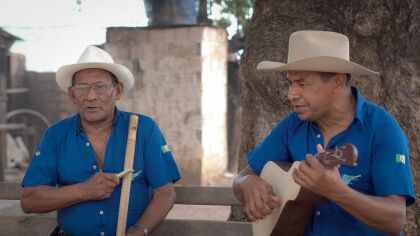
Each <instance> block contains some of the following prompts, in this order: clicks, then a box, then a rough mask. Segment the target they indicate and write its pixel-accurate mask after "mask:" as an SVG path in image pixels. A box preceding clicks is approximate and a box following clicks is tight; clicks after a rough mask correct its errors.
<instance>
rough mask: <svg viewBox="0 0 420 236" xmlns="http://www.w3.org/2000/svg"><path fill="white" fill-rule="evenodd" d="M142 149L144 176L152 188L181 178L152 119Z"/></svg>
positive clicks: (167, 147) (169, 151)
mask: <svg viewBox="0 0 420 236" xmlns="http://www.w3.org/2000/svg"><path fill="white" fill-rule="evenodd" d="M144 150H145V151H144V153H145V155H144V162H145V168H144V170H145V176H146V179H147V181H148V182H149V183H150V186H151V187H152V189H156V188H159V187H161V186H163V185H165V184H167V183H169V182H173V183H175V182H176V181H178V180H179V179H180V178H181V177H180V174H179V171H178V168H177V166H176V163H175V160H174V157H173V156H172V153H171V150H170V149H169V146H168V145H167V143H166V141H165V138H164V137H163V134H162V132H161V131H160V129H159V127H158V125H157V124H156V123H155V122H154V121H152V128H151V133H150V135H148V136H146V137H145V148H144Z"/></svg>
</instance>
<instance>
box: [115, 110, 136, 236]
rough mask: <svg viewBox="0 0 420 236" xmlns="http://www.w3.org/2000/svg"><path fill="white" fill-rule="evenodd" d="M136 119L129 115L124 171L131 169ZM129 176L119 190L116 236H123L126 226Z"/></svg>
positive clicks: (129, 175)
mask: <svg viewBox="0 0 420 236" xmlns="http://www.w3.org/2000/svg"><path fill="white" fill-rule="evenodd" d="M138 119H139V117H138V116H137V115H130V123H129V124H128V137H127V147H126V151H125V161H124V170H131V169H133V162H134V151H135V147H136V136H137V126H138ZM131 176H132V173H129V174H127V175H126V176H125V177H124V178H123V180H122V181H123V182H122V188H121V197H120V209H119V211H118V225H117V233H116V235H117V236H124V235H125V228H126V225H127V213H128V201H129V199H130V189H131Z"/></svg>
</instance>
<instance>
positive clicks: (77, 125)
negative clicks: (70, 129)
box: [74, 106, 120, 135]
mask: <svg viewBox="0 0 420 236" xmlns="http://www.w3.org/2000/svg"><path fill="white" fill-rule="evenodd" d="M119 116H120V110H118V108H117V106H115V109H114V121H113V123H112V126H115V123H117V120H118V117H119ZM74 128H75V131H76V135H79V134H81V133H83V129H82V126H81V121H80V114H79V113H77V115H75V116H74Z"/></svg>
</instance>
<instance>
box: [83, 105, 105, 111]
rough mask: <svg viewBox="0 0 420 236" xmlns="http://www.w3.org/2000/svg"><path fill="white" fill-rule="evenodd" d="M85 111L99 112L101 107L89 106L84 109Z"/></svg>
mask: <svg viewBox="0 0 420 236" xmlns="http://www.w3.org/2000/svg"><path fill="white" fill-rule="evenodd" d="M86 110H87V111H99V110H102V108H101V107H94V106H89V107H86Z"/></svg>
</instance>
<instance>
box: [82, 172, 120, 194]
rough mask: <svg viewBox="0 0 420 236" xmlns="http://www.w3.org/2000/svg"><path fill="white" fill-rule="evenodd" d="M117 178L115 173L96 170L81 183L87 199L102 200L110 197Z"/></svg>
mask: <svg viewBox="0 0 420 236" xmlns="http://www.w3.org/2000/svg"><path fill="white" fill-rule="evenodd" d="M118 184H119V180H118V178H117V176H116V175H115V174H110V173H102V172H97V173H95V174H94V175H93V176H91V177H90V178H89V179H88V180H87V181H85V182H84V183H83V184H82V187H83V190H84V193H86V197H87V200H103V199H106V198H109V197H111V194H112V192H113V191H114V189H115V186H117V185H118Z"/></svg>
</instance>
